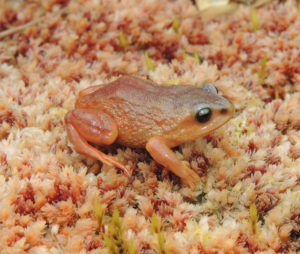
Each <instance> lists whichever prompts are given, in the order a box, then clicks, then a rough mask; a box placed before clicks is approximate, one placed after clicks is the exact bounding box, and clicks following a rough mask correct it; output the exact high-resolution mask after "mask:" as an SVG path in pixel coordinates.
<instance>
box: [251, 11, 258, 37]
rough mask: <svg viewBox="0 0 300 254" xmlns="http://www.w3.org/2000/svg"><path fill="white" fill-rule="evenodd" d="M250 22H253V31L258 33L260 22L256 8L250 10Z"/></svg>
mask: <svg viewBox="0 0 300 254" xmlns="http://www.w3.org/2000/svg"><path fill="white" fill-rule="evenodd" d="M250 22H251V26H252V29H253V31H254V32H255V31H257V30H258V29H260V22H259V19H258V16H257V13H256V10H255V8H251V9H250Z"/></svg>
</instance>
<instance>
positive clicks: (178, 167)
mask: <svg viewBox="0 0 300 254" xmlns="http://www.w3.org/2000/svg"><path fill="white" fill-rule="evenodd" d="M146 149H147V151H148V152H149V153H150V154H151V156H152V157H153V158H154V160H156V161H157V162H158V163H160V164H162V165H163V166H165V167H166V168H167V169H169V170H171V171H172V172H173V173H174V174H176V175H177V176H179V177H180V178H181V179H182V180H183V182H184V183H185V184H187V185H188V186H189V187H191V188H192V189H194V188H195V185H196V184H198V183H199V182H200V177H199V176H198V175H197V174H196V172H194V171H193V170H191V169H190V168H188V167H187V166H185V165H184V164H183V162H182V161H180V160H179V159H178V158H177V157H176V155H175V153H174V152H173V151H172V150H171V149H170V148H169V147H168V146H167V142H166V141H165V140H164V139H163V138H161V137H153V138H151V139H150V140H149V141H148V142H147V144H146Z"/></svg>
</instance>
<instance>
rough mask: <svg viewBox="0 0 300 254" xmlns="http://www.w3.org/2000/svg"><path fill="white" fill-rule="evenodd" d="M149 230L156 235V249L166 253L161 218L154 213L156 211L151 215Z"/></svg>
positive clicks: (161, 253)
mask: <svg viewBox="0 0 300 254" xmlns="http://www.w3.org/2000/svg"><path fill="white" fill-rule="evenodd" d="M150 231H151V233H152V234H156V235H157V243H158V244H157V249H158V250H157V251H158V253H159V254H167V253H168V251H167V248H166V244H165V238H164V234H163V231H162V230H161V220H160V218H159V217H158V216H157V215H156V213H153V214H152V217H151V224H150Z"/></svg>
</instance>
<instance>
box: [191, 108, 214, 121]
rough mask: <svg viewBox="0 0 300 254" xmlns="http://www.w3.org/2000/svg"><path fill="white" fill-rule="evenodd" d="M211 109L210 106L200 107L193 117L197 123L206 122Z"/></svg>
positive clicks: (209, 116)
mask: <svg viewBox="0 0 300 254" xmlns="http://www.w3.org/2000/svg"><path fill="white" fill-rule="evenodd" d="M211 115H212V111H211V109H210V108H201V109H199V110H198V111H197V113H196V115H195V118H196V120H197V121H198V122H199V123H206V122H208V121H209V119H210V118H211Z"/></svg>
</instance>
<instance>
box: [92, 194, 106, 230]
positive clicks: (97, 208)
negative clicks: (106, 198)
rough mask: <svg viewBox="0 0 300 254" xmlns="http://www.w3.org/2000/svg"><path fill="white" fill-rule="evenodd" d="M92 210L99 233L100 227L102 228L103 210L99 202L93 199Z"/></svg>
mask: <svg viewBox="0 0 300 254" xmlns="http://www.w3.org/2000/svg"><path fill="white" fill-rule="evenodd" d="M93 210H94V214H95V216H96V220H97V222H98V230H99V231H100V230H101V229H102V226H103V219H104V214H105V208H104V207H103V206H102V205H101V204H100V202H99V201H97V200H96V199H95V200H94V204H93Z"/></svg>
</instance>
